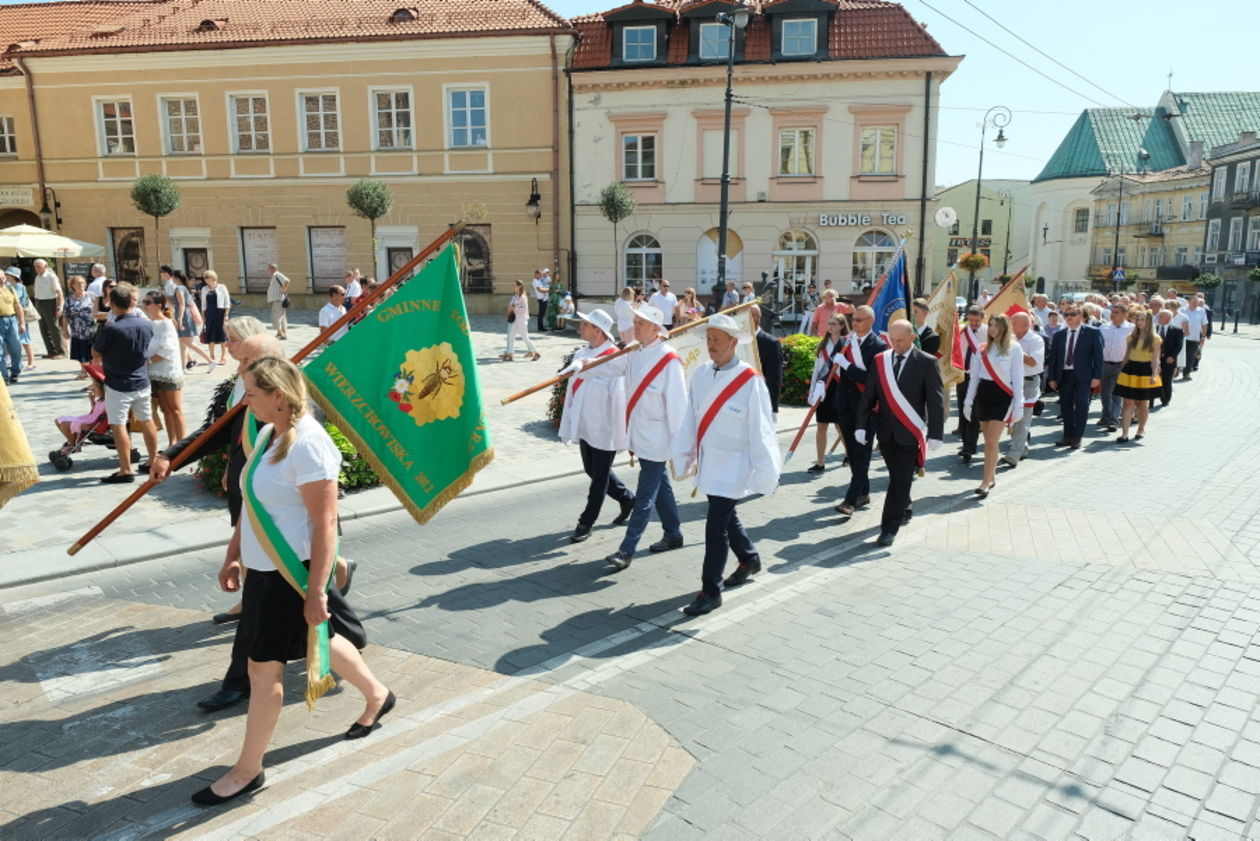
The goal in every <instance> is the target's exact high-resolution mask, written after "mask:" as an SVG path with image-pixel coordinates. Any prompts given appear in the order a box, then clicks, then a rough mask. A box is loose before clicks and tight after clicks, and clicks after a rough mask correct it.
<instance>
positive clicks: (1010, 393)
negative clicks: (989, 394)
mask: <svg viewBox="0 0 1260 841" xmlns="http://www.w3.org/2000/svg"><path fill="white" fill-rule="evenodd" d="M1022 354H1023V352H1022V351H1021V355H1020V359H1021V360H1022V359H1023V355H1022ZM980 361H981V362H983V363H984V369H985V370H986V371H988V372H989V377H990V379H992V380H993V382H995V383H997V387H998V388H1000V389H1002V391H1003V393H1005V394H1006V396H1007V397H1009V398H1011V407H1010V408H1009V409H1007V410H1006V420H1005V421H1004V422H1005V423H1010V422H1011V420H1012V419H1013V418H1014V417H1015V388H1014V387H1013V386H1012V385H1011V383H1008V382H1007V381H1006V380H1005V379H1003V377H1002V375H1001V374H999V373H998V372H997V369H996V368H994V367H993V363H992V362H991V361H990V360H989V347H988V345H987V344H986V345H985V346H984V348H983V349H982V350H981V353H980ZM1021 385H1022V384H1021ZM1019 400H1020V402H1021V403H1022V402H1023V400H1024V395H1023V393H1022V389H1021V393H1020V396H1019Z"/></svg>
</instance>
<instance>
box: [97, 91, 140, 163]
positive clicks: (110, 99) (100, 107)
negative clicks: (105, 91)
mask: <svg viewBox="0 0 1260 841" xmlns="http://www.w3.org/2000/svg"><path fill="white" fill-rule="evenodd" d="M122 103H126V105H127V111H128V113H129V114H130V115H131V116H130V117H128V118H127V119H128V120H129V121H130V122H131V135H130V137H131V151H130V152H111V151H109V142H108V141H109V138H108V136H107V135H106V131H105V106H106V105H120V104H122ZM92 112H93V113H92V116H93V118H94V121H95V123H96V140H97V146H96V148H98V149H100V152H101V157H102V158H133V157H135V156H136V106H135V103H134V102H133V101H132V99H131V97H130V96H94V97H92ZM116 119H118V120H119V121H120V123H121V120H122V118H121V117H118V118H116ZM120 128H121V125H120ZM126 136H127V135H122V134H120V135H119V138H120V139H121V138H123V137H126Z"/></svg>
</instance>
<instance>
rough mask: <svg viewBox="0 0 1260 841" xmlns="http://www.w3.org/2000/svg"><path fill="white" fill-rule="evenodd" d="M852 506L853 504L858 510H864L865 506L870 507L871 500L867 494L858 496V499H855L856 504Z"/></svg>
mask: <svg viewBox="0 0 1260 841" xmlns="http://www.w3.org/2000/svg"><path fill="white" fill-rule="evenodd" d="M854 504H855V505H856V506H857V507H858V508H865V507H866V506H868V505H870V504H871V498H870V496H869V495H867V494H863V495H862V496H859V497H858V498H857V502H856V503H854Z"/></svg>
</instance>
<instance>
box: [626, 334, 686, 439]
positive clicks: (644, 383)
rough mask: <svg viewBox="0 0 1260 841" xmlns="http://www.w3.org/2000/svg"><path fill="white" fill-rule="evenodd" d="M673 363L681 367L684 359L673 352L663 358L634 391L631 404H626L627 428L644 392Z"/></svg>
mask: <svg viewBox="0 0 1260 841" xmlns="http://www.w3.org/2000/svg"><path fill="white" fill-rule="evenodd" d="M671 361H673V362H677V363H678V364H679V365H681V364H682V357H681V356H679V355H678V353H677V352H676V351H672V350H671V351H670V352H669V353H667V354H665V355H664V356H662V357H661V358H660V359H658V360H657V362H656V364H655V365H653V366H652V370H651V371H648V372H647V376H646V377H644V378H643V381H642V382H640V383H639V386H638V388H636V389H635V390H634V394H632V395H630V402H629V403H627V404H626V425H627V426H629V425H630V413H631V412H633V411H634V407H635V406H636V405H637V404H638V402H639V398H640V397H642V396H643V392H645V391H647V387H648V386H649V385H651V384H652V380H654V379H656V378H657V376H659V375H660V373H661V371H664V370H665V366H666V365H668V364H669V363H670V362H671Z"/></svg>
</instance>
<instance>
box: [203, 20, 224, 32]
mask: <svg viewBox="0 0 1260 841" xmlns="http://www.w3.org/2000/svg"><path fill="white" fill-rule="evenodd" d="M225 23H227V21H226V20H208V19H207V20H203V21H202V22H201V23H199V24H198V25H197V30H196V31H197V32H218V31H219V30H220V29H222V28H223V24H225Z"/></svg>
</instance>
